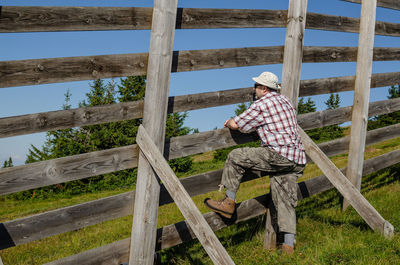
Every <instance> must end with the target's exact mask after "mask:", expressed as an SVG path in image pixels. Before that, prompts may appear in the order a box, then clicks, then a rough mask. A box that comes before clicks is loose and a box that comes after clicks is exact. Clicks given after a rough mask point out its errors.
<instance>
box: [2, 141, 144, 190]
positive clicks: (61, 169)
mask: <svg viewBox="0 0 400 265" xmlns="http://www.w3.org/2000/svg"><path fill="white" fill-rule="evenodd" d="M137 157H138V151H137V149H136V145H130V146H124V147H118V148H113V149H108V150H103V151H96V152H91V153H86V154H80V155H74V156H69V157H63V158H57V159H52V160H48V161H42V162H36V163H31V164H26V165H21V166H15V167H10V168H2V169H0V194H1V195H4V194H10V193H13V192H18V191H22V190H28V189H34V188H39V187H43V186H48V185H53V184H57V183H63V182H67V181H71V180H77V179H82V178H88V177H92V176H98V175H102V174H106V173H110V172H114V171H119V170H124V169H129V168H134V167H136V166H137Z"/></svg>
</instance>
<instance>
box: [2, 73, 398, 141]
mask: <svg viewBox="0 0 400 265" xmlns="http://www.w3.org/2000/svg"><path fill="white" fill-rule="evenodd" d="M354 80H355V76H343V77H331V78H321V79H309V80H303V81H301V83H300V96H311V95H318V94H325V93H337V92H342V91H351V90H353V88H354ZM396 84H400V72H393V73H382V74H373V75H372V79H371V87H383V86H390V85H396ZM252 94H253V88H251V87H246V88H238V89H230V90H221V91H215V92H206V93H199V94H191V95H184V96H175V97H170V98H169V107H168V112H169V113H172V112H180V111H189V110H195V109H202V108H210V107H216V106H223V105H230V104H236V103H241V102H246V101H251V100H252ZM142 117H143V101H142V100H140V101H134V102H124V103H116V104H111V105H104V106H95V107H85V108H77V109H70V110H59V111H50V112H42V113H35V114H27V115H20V116H14V117H7V118H0V138H4V137H10V136H17V135H23V134H29V133H37V132H45V131H51V130H59V129H66V128H73V127H80V126H86V125H94V124H101V123H107V122H115V121H123V120H130V119H138V118H142Z"/></svg>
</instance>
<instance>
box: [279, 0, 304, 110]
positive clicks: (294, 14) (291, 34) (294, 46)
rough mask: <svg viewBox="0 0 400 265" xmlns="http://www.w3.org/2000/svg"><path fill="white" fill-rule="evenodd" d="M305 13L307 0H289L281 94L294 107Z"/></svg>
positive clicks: (297, 90)
mask: <svg viewBox="0 0 400 265" xmlns="http://www.w3.org/2000/svg"><path fill="white" fill-rule="evenodd" d="M306 15H307V0H290V1H289V10H288V17H287V29H286V41H285V50H284V54H283V67H282V68H283V69H282V94H283V95H285V96H287V97H288V98H289V99H291V100H292V103H293V106H294V108H295V109H297V98H298V97H299V88H300V74H301V63H302V60H303V43H304V41H303V40H304V29H305V27H306Z"/></svg>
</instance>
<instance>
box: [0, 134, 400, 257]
mask: <svg viewBox="0 0 400 265" xmlns="http://www.w3.org/2000/svg"><path fill="white" fill-rule="evenodd" d="M399 145H400V138H398V139H394V140H390V141H385V142H383V143H380V144H377V145H374V146H372V147H369V148H368V149H367V151H366V155H365V157H366V159H367V158H371V157H373V156H377V155H380V154H382V153H385V152H389V151H392V150H394V149H398V148H399ZM333 161H334V162H335V164H336V165H338V166H339V167H344V166H346V163H347V155H339V156H336V157H334V158H333ZM222 167H223V162H221V163H217V164H215V163H213V162H212V161H210V155H209V154H205V155H200V156H198V157H195V163H194V168H193V169H192V170H191V172H187V173H186V174H180V175H179V177H184V176H188V175H194V174H199V173H201V172H206V171H210V170H215V169H218V168H222ZM320 174H321V173H320V171H319V170H318V169H317V168H316V166H315V165H312V164H311V165H308V166H307V168H306V171H305V173H304V176H303V177H302V178H301V180H305V179H309V178H312V177H315V176H318V175H320ZM268 187H269V184H268V178H261V179H257V180H253V181H249V182H245V183H242V185H241V188H240V190H239V192H238V194H237V199H238V201H243V200H247V199H249V198H252V197H255V196H258V195H261V194H265V193H266V192H267V190H268ZM125 191H127V189H121V190H116V191H107V192H99V193H92V194H82V195H79V196H72V197H69V198H62V197H60V198H52V199H48V200H31V201H15V200H11V199H6V197H1V198H0V204H1V205H2V207H0V220H2V221H3V222H4V221H5V220H11V219H15V218H20V217H23V216H27V215H32V214H36V213H40V212H45V211H48V210H52V209H56V208H60V207H65V206H69V205H74V204H78V203H82V202H85V201H90V200H94V199H98V198H101V197H106V196H111V195H114V194H118V193H122V192H125ZM362 193H363V194H364V195H365V196H366V197H367V199H368V200H369V201H370V202H371V204H372V205H373V206H374V207H375V208H376V209H377V210H378V211H379V213H380V214H381V215H382V216H383V217H384V218H385V219H386V220H388V221H389V222H390V223H391V224H393V225H394V227H395V232H396V234H395V237H394V239H393V240H391V241H389V240H386V239H384V238H383V237H382V236H381V235H379V234H378V233H375V232H373V231H372V230H371V229H370V228H369V227H368V226H367V225H366V223H365V222H364V221H363V220H362V218H361V217H360V216H359V215H358V214H357V213H356V212H355V211H354V210H353V209H349V210H347V211H345V212H343V211H342V210H341V209H340V205H341V200H342V198H341V196H340V195H339V193H338V192H337V191H335V190H331V191H328V192H325V193H323V194H321V195H318V196H313V197H311V198H308V199H305V200H302V201H301V202H300V203H299V206H298V208H297V214H298V235H297V244H296V255H293V256H286V255H281V253H280V252H279V251H265V250H263V236H264V225H265V224H264V222H265V221H264V220H263V218H261V217H260V218H255V219H253V220H249V221H246V222H243V223H241V224H238V225H234V226H231V227H228V228H225V229H223V230H222V231H218V232H217V236H218V237H219V238H220V240H221V242H222V244H223V245H224V246H225V247H226V248H227V251H228V253H229V254H230V255H231V256H232V259H233V260H234V261H235V263H236V264H391V265H392V264H400V236H399V234H398V231H399V229H400V166H394V167H391V168H390V169H385V170H382V171H380V172H377V173H374V174H371V175H369V176H366V177H364V178H363V184H362ZM222 195H223V194H221V193H218V192H211V193H208V194H203V195H199V196H196V197H194V198H193V200H194V202H195V203H196V205H197V206H198V208H199V209H200V211H201V212H202V213H205V212H207V211H208V210H207V209H206V208H205V207H204V205H203V200H204V198H205V197H210V196H211V197H218V196H222ZM182 219H183V217H182V215H181V214H180V211H179V209H178V208H177V207H176V206H175V204H169V205H164V206H162V207H160V209H159V217H158V227H161V226H165V225H168V224H172V223H176V222H179V221H181V220H182ZM131 222H132V216H126V217H124V218H119V219H116V220H112V221H108V222H104V223H102V224H98V225H93V226H90V227H86V228H84V229H80V230H77V231H72V232H68V233H64V234H61V235H57V236H53V237H49V238H45V239H42V240H39V241H35V242H32V243H28V244H23V245H20V246H17V247H13V248H10V249H6V250H2V251H0V256H1V257H2V259H3V262H4V264H6V265H8V264H43V263H46V262H50V261H52V260H56V259H60V258H63V257H66V256H70V255H73V254H77V253H79V252H82V251H85V250H88V249H92V248H96V247H99V246H102V245H106V244H109V243H112V242H115V241H117V240H121V239H124V238H127V237H129V236H130V232H131ZM162 259H163V262H164V263H166V264H212V262H211V260H210V259H209V258H208V256H207V254H206V252H205V251H204V250H203V248H202V246H201V245H200V244H199V243H197V242H196V241H192V242H189V243H186V244H182V245H180V246H176V247H173V248H170V249H167V250H163V251H162Z"/></svg>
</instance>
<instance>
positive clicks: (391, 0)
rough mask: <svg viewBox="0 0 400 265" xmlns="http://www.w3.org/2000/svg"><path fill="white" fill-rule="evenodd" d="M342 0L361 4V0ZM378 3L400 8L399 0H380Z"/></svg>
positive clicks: (383, 5) (391, 7)
mask: <svg viewBox="0 0 400 265" xmlns="http://www.w3.org/2000/svg"><path fill="white" fill-rule="evenodd" d="M342 1H346V2H351V3H357V4H361V0H342ZM376 5H377V6H379V7H385V8H390V9H396V10H400V2H399V1H397V0H378V1H377V3H376Z"/></svg>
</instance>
